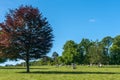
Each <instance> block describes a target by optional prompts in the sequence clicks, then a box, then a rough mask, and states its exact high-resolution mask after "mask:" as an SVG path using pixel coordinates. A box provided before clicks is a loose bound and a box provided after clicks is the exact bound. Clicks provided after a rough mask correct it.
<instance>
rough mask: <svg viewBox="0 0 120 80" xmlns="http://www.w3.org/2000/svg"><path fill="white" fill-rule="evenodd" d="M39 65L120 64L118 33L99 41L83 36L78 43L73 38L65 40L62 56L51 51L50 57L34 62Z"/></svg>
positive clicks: (119, 36)
mask: <svg viewBox="0 0 120 80" xmlns="http://www.w3.org/2000/svg"><path fill="white" fill-rule="evenodd" d="M37 63H39V64H41V65H46V64H49V65H54V64H59V65H60V64H65V65H70V64H72V63H75V64H87V65H88V64H89V65H93V64H104V65H120V35H118V36H116V37H114V38H112V37H111V36H107V37H104V38H103V39H102V40H101V41H98V40H96V41H92V40H89V39H85V38H83V39H82V40H81V42H80V43H79V44H77V43H76V42H75V41H73V40H69V41H66V43H65V44H64V46H63V52H62V56H59V55H58V53H57V52H53V54H52V57H44V58H43V59H41V60H39V61H38V62H36V64H37Z"/></svg>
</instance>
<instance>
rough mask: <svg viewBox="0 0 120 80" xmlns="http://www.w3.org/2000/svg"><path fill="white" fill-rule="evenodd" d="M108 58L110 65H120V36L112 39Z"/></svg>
mask: <svg viewBox="0 0 120 80" xmlns="http://www.w3.org/2000/svg"><path fill="white" fill-rule="evenodd" d="M110 57H111V64H120V35H118V36H116V37H115V38H114V41H113V45H112V47H111V54H110Z"/></svg>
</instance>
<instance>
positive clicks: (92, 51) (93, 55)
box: [86, 41, 105, 65]
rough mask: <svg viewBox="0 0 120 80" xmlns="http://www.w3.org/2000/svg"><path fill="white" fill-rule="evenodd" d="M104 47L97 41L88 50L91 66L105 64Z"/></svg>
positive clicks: (88, 59)
mask: <svg viewBox="0 0 120 80" xmlns="http://www.w3.org/2000/svg"><path fill="white" fill-rule="evenodd" d="M104 56H105V55H104V54H103V45H102V44H101V43H100V42H98V41H96V42H94V44H92V45H91V46H90V47H89V49H88V54H87V55H86V57H87V61H88V62H89V64H91V65H92V64H101V63H104Z"/></svg>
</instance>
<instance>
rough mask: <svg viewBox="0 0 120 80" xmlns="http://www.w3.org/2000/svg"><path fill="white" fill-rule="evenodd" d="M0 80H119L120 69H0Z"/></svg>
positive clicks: (46, 67) (83, 67)
mask: <svg viewBox="0 0 120 80" xmlns="http://www.w3.org/2000/svg"><path fill="white" fill-rule="evenodd" d="M0 80H120V67H103V68H99V67H87V66H77V69H72V68H71V67H70V66H63V67H59V68H56V67H55V66H35V67H31V73H25V68H24V67H0Z"/></svg>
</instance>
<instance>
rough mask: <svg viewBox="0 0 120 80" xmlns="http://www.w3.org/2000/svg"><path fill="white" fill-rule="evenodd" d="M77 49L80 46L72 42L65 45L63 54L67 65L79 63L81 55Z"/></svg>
mask: <svg viewBox="0 0 120 80" xmlns="http://www.w3.org/2000/svg"><path fill="white" fill-rule="evenodd" d="M77 47H78V45H77V44H76V43H75V42H74V41H72V40H69V41H67V42H66V43H65V45H64V47H63V49H64V51H63V53H62V58H63V60H64V63H65V64H71V63H77V64H78V63H79V61H80V56H81V55H80V54H79V52H78V49H77Z"/></svg>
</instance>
